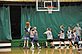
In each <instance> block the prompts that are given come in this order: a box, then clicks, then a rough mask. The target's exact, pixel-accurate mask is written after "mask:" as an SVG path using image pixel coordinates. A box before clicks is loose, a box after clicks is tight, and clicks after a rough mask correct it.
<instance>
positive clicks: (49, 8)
mask: <svg viewBox="0 0 82 54" xmlns="http://www.w3.org/2000/svg"><path fill="white" fill-rule="evenodd" d="M53 8H54V7H53V6H48V13H49V14H52V10H53Z"/></svg>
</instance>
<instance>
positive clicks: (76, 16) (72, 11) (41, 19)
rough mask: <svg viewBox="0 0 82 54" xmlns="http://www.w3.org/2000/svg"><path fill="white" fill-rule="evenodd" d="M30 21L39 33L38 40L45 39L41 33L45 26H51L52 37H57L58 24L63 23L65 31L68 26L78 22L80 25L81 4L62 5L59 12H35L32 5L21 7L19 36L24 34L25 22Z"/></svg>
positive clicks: (81, 15)
mask: <svg viewBox="0 0 82 54" xmlns="http://www.w3.org/2000/svg"><path fill="white" fill-rule="evenodd" d="M26 21H30V23H31V26H36V27H37V30H38V33H39V40H45V39H46V36H45V35H43V33H44V32H45V31H46V28H47V27H50V28H52V32H53V36H54V39H57V37H58V36H57V34H58V32H59V30H60V29H59V26H60V25H62V24H63V25H64V26H65V31H66V30H67V27H68V26H71V27H72V28H73V27H74V26H75V25H76V24H77V23H79V24H80V26H81V27H82V5H80V6H62V7H61V10H60V11H59V12H53V13H52V14H49V13H48V12H37V11H36V9H35V8H33V7H30V8H29V7H21V36H23V35H24V27H25V22H26Z"/></svg>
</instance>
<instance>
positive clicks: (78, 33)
mask: <svg viewBox="0 0 82 54" xmlns="http://www.w3.org/2000/svg"><path fill="white" fill-rule="evenodd" d="M75 30H76V34H77V35H78V36H81V27H75Z"/></svg>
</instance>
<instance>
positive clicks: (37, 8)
mask: <svg viewBox="0 0 82 54" xmlns="http://www.w3.org/2000/svg"><path fill="white" fill-rule="evenodd" d="M38 2H39V0H36V11H49V10H48V9H39V8H41V7H38ZM45 2H51V5H52V1H45ZM45 2H44V3H45ZM57 2H58V5H57V7H58V8H57V9H56V10H54V9H53V10H52V11H60V1H59V0H57ZM44 8H47V7H45V4H44Z"/></svg>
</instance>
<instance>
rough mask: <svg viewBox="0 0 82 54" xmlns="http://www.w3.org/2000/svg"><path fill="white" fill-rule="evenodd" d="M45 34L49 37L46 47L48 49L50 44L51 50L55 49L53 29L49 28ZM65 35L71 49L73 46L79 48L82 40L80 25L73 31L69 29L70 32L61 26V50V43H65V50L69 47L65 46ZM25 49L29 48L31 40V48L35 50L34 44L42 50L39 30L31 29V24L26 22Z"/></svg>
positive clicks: (59, 37) (59, 36) (59, 34)
mask: <svg viewBox="0 0 82 54" xmlns="http://www.w3.org/2000/svg"><path fill="white" fill-rule="evenodd" d="M43 34H46V36H47V41H46V45H45V47H48V43H50V48H54V47H55V46H54V43H53V41H54V38H53V35H52V29H51V28H47V30H46V32H44V33H43ZM65 35H66V36H67V37H68V41H69V47H72V46H73V45H74V46H75V47H77V48H79V43H78V42H79V41H80V40H81V27H80V26H79V24H77V26H75V27H74V28H73V29H71V27H68V30H67V31H66V33H65V31H64V26H63V25H61V26H60V32H59V33H58V39H59V41H60V44H59V48H61V42H63V43H64V45H65V48H66V47H67V46H66V44H65ZM23 38H24V46H23V47H24V48H26V47H27V48H29V46H28V44H29V43H28V42H29V39H30V40H31V42H30V43H31V48H32V49H33V48H34V43H36V44H37V46H38V48H41V46H40V44H39V42H38V32H37V28H36V27H31V26H30V23H29V22H26V26H25V35H24V37H23Z"/></svg>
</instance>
